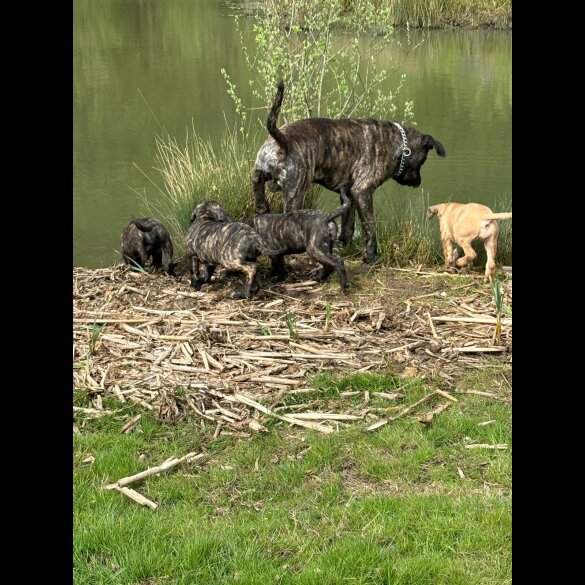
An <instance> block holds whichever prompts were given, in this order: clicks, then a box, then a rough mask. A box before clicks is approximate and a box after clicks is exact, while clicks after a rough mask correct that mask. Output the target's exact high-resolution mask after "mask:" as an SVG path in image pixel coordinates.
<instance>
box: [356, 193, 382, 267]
mask: <svg viewBox="0 0 585 585" xmlns="http://www.w3.org/2000/svg"><path fill="white" fill-rule="evenodd" d="M374 190H375V187H367V188H365V189H362V190H361V191H357V192H356V191H355V190H354V191H353V195H354V199H355V202H356V205H357V211H358V214H359V216H360V220H361V222H362V226H363V228H364V232H365V236H366V249H365V252H364V255H363V260H364V262H367V263H368V264H373V263H374V262H375V261H376V260H377V259H378V242H377V239H376V222H375V221H374V202H373V195H374Z"/></svg>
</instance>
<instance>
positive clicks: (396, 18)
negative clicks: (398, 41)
mask: <svg viewBox="0 0 585 585" xmlns="http://www.w3.org/2000/svg"><path fill="white" fill-rule="evenodd" d="M359 2H360V0H345V1H344V2H343V3H342V5H343V9H344V10H345V11H347V12H351V11H352V7H353V6H354V5H356V4H358V3H359ZM231 4H232V5H237V6H240V7H243V9H244V10H246V11H247V12H250V11H253V10H255V9H256V5H255V3H253V2H250V1H249V0H231ZM299 4H300V7H299V10H302V8H303V2H300V3H299ZM375 4H376V6H377V9H378V13H379V12H381V11H387V12H388V14H389V15H390V20H391V24H393V25H394V26H400V27H402V26H407V25H408V26H410V27H412V28H446V27H451V26H464V27H469V28H477V27H493V28H496V29H511V28H512V0H377V1H376V2H375ZM378 25H379V23H372V27H373V28H376V27H377V26H378Z"/></svg>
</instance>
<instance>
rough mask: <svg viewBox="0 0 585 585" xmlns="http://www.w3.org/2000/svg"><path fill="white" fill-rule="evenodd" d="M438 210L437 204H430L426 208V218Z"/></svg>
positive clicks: (429, 217)
mask: <svg viewBox="0 0 585 585" xmlns="http://www.w3.org/2000/svg"><path fill="white" fill-rule="evenodd" d="M438 212H439V209H438V206H437V205H431V206H430V207H429V208H428V209H427V219H431V217H433V215H435V214H437V213H438Z"/></svg>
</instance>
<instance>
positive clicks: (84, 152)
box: [73, 0, 512, 268]
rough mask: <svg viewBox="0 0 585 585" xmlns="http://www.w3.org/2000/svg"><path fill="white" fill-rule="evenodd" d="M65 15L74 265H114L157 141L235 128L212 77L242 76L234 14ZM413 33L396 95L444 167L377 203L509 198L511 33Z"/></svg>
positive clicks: (140, 11)
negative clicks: (69, 23) (69, 38)
mask: <svg viewBox="0 0 585 585" xmlns="http://www.w3.org/2000/svg"><path fill="white" fill-rule="evenodd" d="M73 8H74V13H73V14H74V22H73V25H74V30H73V33H74V36H73V45H74V53H73V57H74V58H73V67H74V76H73V147H74V167H73V169H74V176H73V243H74V258H73V261H74V265H76V266H87V267H90V268H97V267H103V266H108V265H110V264H112V263H114V262H117V261H119V256H118V254H117V253H116V252H115V250H118V249H119V245H120V241H119V239H120V233H121V231H122V229H123V228H124V227H125V225H126V224H127V222H128V221H129V219H130V218H131V217H132V216H135V217H140V216H141V215H143V214H145V213H146V209H145V208H144V205H143V203H142V201H141V197H140V195H139V194H140V193H144V192H146V193H147V194H149V196H150V194H151V193H152V194H154V193H155V192H156V190H155V189H154V187H153V186H152V185H151V184H150V183H149V181H148V179H147V178H146V177H145V176H144V174H143V173H142V172H140V170H139V169H142V170H144V171H146V172H148V173H149V175H151V176H156V172H155V171H153V166H154V153H155V135H156V134H157V132H158V133H161V128H164V129H165V131H168V132H169V133H170V134H171V135H172V136H175V137H177V138H178V139H179V140H182V139H183V138H184V137H185V135H186V131H187V127H190V126H191V124H192V123H193V125H194V126H195V128H196V129H197V132H198V133H199V134H200V135H201V136H202V137H204V138H208V139H210V140H212V141H215V140H219V138H220V137H221V136H222V135H223V133H224V131H225V127H226V126H225V124H226V122H225V121H226V119H227V121H228V123H230V122H232V121H233V119H234V114H233V102H232V100H231V98H230V97H229V96H228V94H227V91H226V83H225V81H224V79H223V77H222V75H221V73H220V70H221V68H225V69H226V70H227V71H228V72H230V75H231V77H232V79H233V80H234V82H235V83H236V85H237V86H238V88H242V87H246V83H247V80H246V73H247V68H246V65H245V61H244V56H243V54H242V50H241V47H240V38H239V34H238V32H237V30H236V26H235V21H234V18H233V10H232V9H230V8H228V7H226V6H224V5H223V4H221V3H220V2H219V0H165V1H164V2H156V1H154V0H99V1H95V0H74V3H73ZM400 34H404V33H400ZM411 35H412V37H413V39H414V41H415V42H416V41H417V40H419V39H420V37H421V36H422V37H424V42H423V43H422V44H421V45H420V46H419V47H418V48H417V49H416V50H415V51H413V52H411V53H410V54H409V55H408V57H407V59H406V61H405V62H404V64H403V65H402V68H401V71H402V72H404V73H406V75H407V78H406V82H405V85H404V88H403V90H402V95H403V96H406V97H408V99H412V100H413V101H414V113H415V120H416V122H417V127H418V128H419V130H421V131H422V132H425V133H427V134H431V135H432V136H434V137H435V138H436V139H438V140H439V141H440V142H442V143H443V145H444V146H445V148H446V150H447V157H446V158H444V159H441V158H439V157H437V156H436V153H435V152H434V151H431V153H430V154H429V158H428V159H427V162H426V163H425V165H424V167H423V169H422V177H423V181H422V185H421V187H419V188H418V189H411V188H407V187H401V186H399V185H397V184H396V183H395V182H394V181H389V182H388V183H386V185H385V186H384V187H383V190H384V193H383V194H380V193H378V194H377V195H376V200H377V204H378V205H379V204H380V199H381V198H388V197H391V198H392V199H393V200H397V201H399V200H404V199H405V198H408V197H410V198H415V197H419V198H420V197H424V198H428V200H429V201H430V203H431V204H434V203H440V202H443V201H446V200H448V199H452V200H454V201H461V202H467V201H475V202H480V203H485V204H486V205H492V204H493V203H494V202H496V201H497V200H500V199H501V198H502V197H505V198H507V199H511V196H512V159H511V153H512V66H511V65H512V35H511V32H509V31H485V30H477V31H462V30H454V31H413V32H412V33H411ZM389 50H392V49H389ZM382 58H383V57H382ZM268 106H269V104H266V107H268ZM262 115H264V114H262ZM281 123H282V121H281ZM336 200H337V199H336Z"/></svg>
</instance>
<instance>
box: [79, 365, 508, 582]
mask: <svg viewBox="0 0 585 585" xmlns="http://www.w3.org/2000/svg"><path fill="white" fill-rule="evenodd" d="M502 368H503V366H501V365H496V364H494V366H493V367H485V368H482V370H481V371H479V372H477V373H470V374H467V375H465V376H464V377H463V378H462V379H461V380H460V382H459V384H458V389H459V390H463V391H465V390H468V389H473V390H476V391H477V390H479V391H482V390H486V391H488V392H489V393H490V396H481V395H474V394H461V395H459V394H458V395H457V396H458V397H459V402H457V403H453V404H452V405H451V407H450V408H449V409H448V410H447V411H445V412H444V413H442V414H441V415H440V416H438V417H437V418H436V419H435V421H434V422H433V424H432V425H428V426H426V425H422V424H421V423H420V422H419V421H417V420H416V419H415V418H406V417H405V418H403V419H399V420H396V421H394V422H393V423H392V424H388V425H386V426H385V427H383V428H381V429H379V430H378V431H377V432H375V433H364V432H363V431H361V430H356V429H352V428H347V429H343V428H342V430H341V431H340V432H339V433H335V434H332V435H328V436H324V435H321V434H318V433H315V432H312V431H306V430H303V429H293V428H288V427H287V426H286V425H283V424H282V423H276V424H271V425H270V426H269V429H268V432H267V433H264V434H255V435H254V436H253V437H251V438H248V439H245V440H239V439H237V438H236V437H229V436H224V435H223V434H222V435H220V437H219V438H218V439H215V440H213V439H211V438H210V437H211V435H212V433H213V427H214V425H213V423H212V424H211V425H210V428H205V427H202V426H200V425H199V424H195V423H193V422H190V421H189V420H183V421H181V422H179V423H178V424H176V425H175V426H170V425H168V424H162V423H160V422H157V421H156V420H155V419H154V418H153V417H151V416H143V418H142V420H141V421H140V424H139V425H138V426H137V427H136V428H135V429H134V430H133V431H132V432H131V433H129V434H121V433H120V426H121V424H122V422H121V421H120V420H119V418H120V414H121V412H120V411H117V412H116V413H115V414H112V415H106V416H103V417H101V418H100V419H96V420H87V421H86V423H85V425H84V426H83V427H82V428H81V434H80V435H76V436H75V437H74V501H75V509H74V580H75V583H76V584H77V585H81V584H98V583H99V584H100V585H106V584H124V585H127V584H130V583H132V584H139V583H140V584H144V585H146V584H147V583H148V584H149V585H154V584H160V585H163V584H164V585H171V584H180V583H181V584H191V583H198V584H201V585H204V584H210V585H211V584H213V585H215V584H216V583H226V584H227V583H238V584H242V583H246V584H268V583H291V584H312V583H315V584H316V583H329V584H335V583H340V584H341V583H347V582H352V583H361V584H372V585H373V584H380V585H382V584H384V583H393V584H396V585H399V584H401V585H406V584H412V585H415V584H416V585H427V584H428V585H431V584H432V585H458V584H460V585H476V584H477V585H479V584H482V585H496V584H497V585H501V584H504V583H509V582H511V541H510V539H511V495H510V487H511V451H510V447H511V417H510V408H511V407H510V403H509V398H510V394H509V389H508V387H509V386H508V383H507V379H508V376H509V371H508V370H507V369H506V367H504V369H502ZM435 382H436V381H435ZM312 385H313V388H314V393H313V394H311V395H303V396H299V397H297V398H288V399H287V401H288V402H290V401H291V400H292V401H295V400H296V401H298V402H301V401H302V402H308V401H310V400H313V399H315V398H316V399H319V400H320V401H321V409H322V410H323V411H325V410H327V408H328V405H331V403H333V402H335V403H336V404H339V401H346V402H355V403H356V404H357V403H359V402H360V401H363V400H364V396H365V393H366V392H368V393H369V394H368V395H369V397H370V400H371V401H372V403H373V404H379V405H382V406H384V405H385V404H386V403H387V402H386V401H385V400H384V399H382V398H381V397H378V396H377V393H378V392H380V391H381V390H384V391H386V392H387V391H394V390H399V391H400V392H402V393H404V396H405V397H404V403H405V404H407V403H412V402H413V401H415V400H417V399H419V398H420V397H421V396H423V395H424V394H425V393H426V392H428V390H429V388H430V387H432V386H433V382H432V381H430V380H423V379H416V378H414V379H412V378H411V379H404V378H399V377H393V376H389V375H387V374H382V375H380V374H359V375H352V374H349V375H343V373H341V372H339V373H338V374H335V375H333V374H330V373H329V374H324V375H321V376H319V377H317V378H315V379H313V381H312ZM347 390H354V391H358V394H356V395H353V396H349V397H345V398H344V397H342V396H341V395H340V393H341V392H344V391H347ZM494 396H495V398H494ZM104 406H105V407H106V408H108V407H109V408H112V407H113V406H114V405H113V401H112V404H110V403H109V401H108V400H105V403H104ZM118 406H119V405H118ZM123 408H124V409H125V411H127V412H125V413H124V414H126V415H130V414H134V409H136V408H137V406H136V405H129V404H128V405H126V406H125V407H123ZM76 417H77V421H76V422H77V424H78V425H79V426H80V427H81V425H80V415H79V414H78V415H76ZM487 421H491V422H490V423H489V424H482V423H486V422H487ZM469 443H476V444H477V443H481V444H484V443H485V444H493V443H500V444H503V443H505V444H507V446H508V448H507V449H503V450H488V449H468V448H466V445H467V444H469ZM193 450H198V451H199V450H200V451H204V452H206V453H207V454H208V456H207V457H206V458H205V459H204V460H203V462H197V463H191V464H187V465H185V466H184V467H180V468H178V469H177V470H176V471H174V472H170V473H168V474H166V475H164V474H163V475H162V476H159V477H151V478H149V479H147V480H145V481H144V482H142V483H141V484H139V485H138V486H137V489H139V491H140V492H141V493H143V494H144V495H146V496H147V497H149V498H151V499H153V500H155V501H156V502H158V503H159V508H158V509H157V510H156V511H151V510H148V509H141V508H139V507H137V506H136V505H135V504H133V503H132V502H130V501H129V500H127V499H126V498H125V497H124V496H122V495H121V494H120V493H117V492H112V491H105V490H104V489H103V486H104V485H105V484H107V483H109V482H111V481H115V480H117V479H119V478H121V477H123V476H126V475H130V474H133V473H136V472H139V471H142V470H143V469H145V468H147V467H149V466H152V465H156V464H159V463H161V462H162V461H164V460H165V459H166V458H168V457H170V456H173V455H175V456H180V455H183V454H185V453H187V452H189V451H193Z"/></svg>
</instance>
